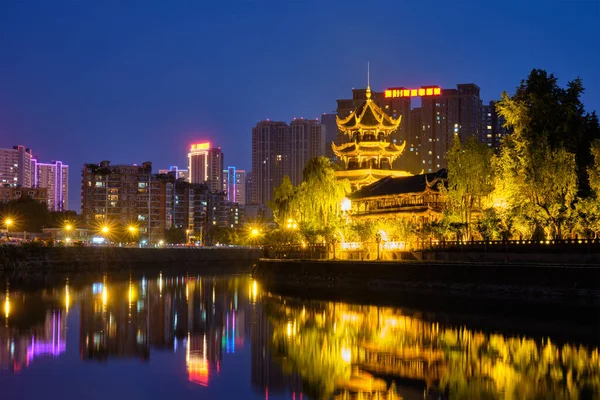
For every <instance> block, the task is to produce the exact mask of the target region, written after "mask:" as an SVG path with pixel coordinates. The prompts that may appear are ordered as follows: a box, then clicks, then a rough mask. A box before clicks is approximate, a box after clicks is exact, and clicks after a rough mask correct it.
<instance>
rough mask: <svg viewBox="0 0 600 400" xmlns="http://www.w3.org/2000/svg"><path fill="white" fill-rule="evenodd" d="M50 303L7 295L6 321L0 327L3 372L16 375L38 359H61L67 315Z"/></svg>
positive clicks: (22, 295)
mask: <svg viewBox="0 0 600 400" xmlns="http://www.w3.org/2000/svg"><path fill="white" fill-rule="evenodd" d="M47 300H48V299H45V298H43V297H42V296H36V295H27V296H26V295H25V294H24V293H20V292H12V293H11V292H9V291H8V290H7V291H6V294H5V298H4V303H3V305H4V319H5V320H4V324H3V325H2V326H0V372H12V373H17V372H19V371H21V370H23V369H24V368H27V367H29V366H30V365H31V364H32V363H33V362H34V360H35V359H37V358H40V357H58V356H60V355H61V354H62V353H64V352H65V350H66V331H67V322H66V313H65V311H64V310H62V309H60V308H58V307H56V305H55V304H52V303H47ZM45 303H46V304H45ZM27 318H29V319H27Z"/></svg>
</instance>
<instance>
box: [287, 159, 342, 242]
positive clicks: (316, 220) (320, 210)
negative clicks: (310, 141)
mask: <svg viewBox="0 0 600 400" xmlns="http://www.w3.org/2000/svg"><path fill="white" fill-rule="evenodd" d="M302 172H303V178H304V180H303V182H302V183H301V184H300V185H299V186H298V191H297V192H298V193H297V196H296V206H297V208H298V217H299V218H298V221H299V222H300V223H301V224H303V225H304V226H311V227H313V228H315V229H319V230H323V232H328V231H331V230H332V229H333V228H335V227H336V225H337V224H339V223H340V221H341V209H340V207H341V204H342V200H343V199H344V197H345V196H346V195H347V194H348V193H349V192H350V184H349V182H348V181H347V180H338V179H337V178H336V176H335V171H334V170H333V168H332V167H331V165H330V162H329V159H327V158H326V157H314V158H311V159H310V160H309V161H308V162H307V163H306V166H305V167H304V170H303V171H302Z"/></svg>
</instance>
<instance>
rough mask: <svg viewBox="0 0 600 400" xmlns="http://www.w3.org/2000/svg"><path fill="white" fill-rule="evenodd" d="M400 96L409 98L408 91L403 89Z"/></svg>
mask: <svg viewBox="0 0 600 400" xmlns="http://www.w3.org/2000/svg"><path fill="white" fill-rule="evenodd" d="M402 96H404V97H410V89H404V90H403V91H402Z"/></svg>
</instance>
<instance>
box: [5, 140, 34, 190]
mask: <svg viewBox="0 0 600 400" xmlns="http://www.w3.org/2000/svg"><path fill="white" fill-rule="evenodd" d="M32 158H33V156H32V153H31V149H28V148H26V147H25V146H22V145H18V146H13V148H12V149H0V185H10V186H23V187H32V186H33V182H32V171H31V159H32Z"/></svg>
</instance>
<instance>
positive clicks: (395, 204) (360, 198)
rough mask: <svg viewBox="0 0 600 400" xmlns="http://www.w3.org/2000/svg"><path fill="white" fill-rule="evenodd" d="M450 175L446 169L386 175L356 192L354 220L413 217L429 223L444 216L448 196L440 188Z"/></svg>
mask: <svg viewBox="0 0 600 400" xmlns="http://www.w3.org/2000/svg"><path fill="white" fill-rule="evenodd" d="M447 178H448V174H447V172H446V170H445V169H442V170H439V171H438V172H432V173H428V174H421V175H414V176H407V177H397V178H394V177H391V176H389V177H386V178H383V179H381V180H380V181H378V182H376V183H373V184H371V185H368V186H364V187H363V188H362V189H360V190H358V191H356V192H354V193H352V194H351V195H350V196H349V197H348V198H349V199H350V201H351V202H352V210H351V212H352V218H353V219H382V218H398V217H407V218H412V219H413V222H420V223H423V222H429V221H435V220H438V219H440V218H441V216H442V213H443V211H444V209H445V207H446V198H445V195H444V194H443V192H441V191H440V189H441V188H442V187H443V186H444V184H445V181H446V179H447Z"/></svg>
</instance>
